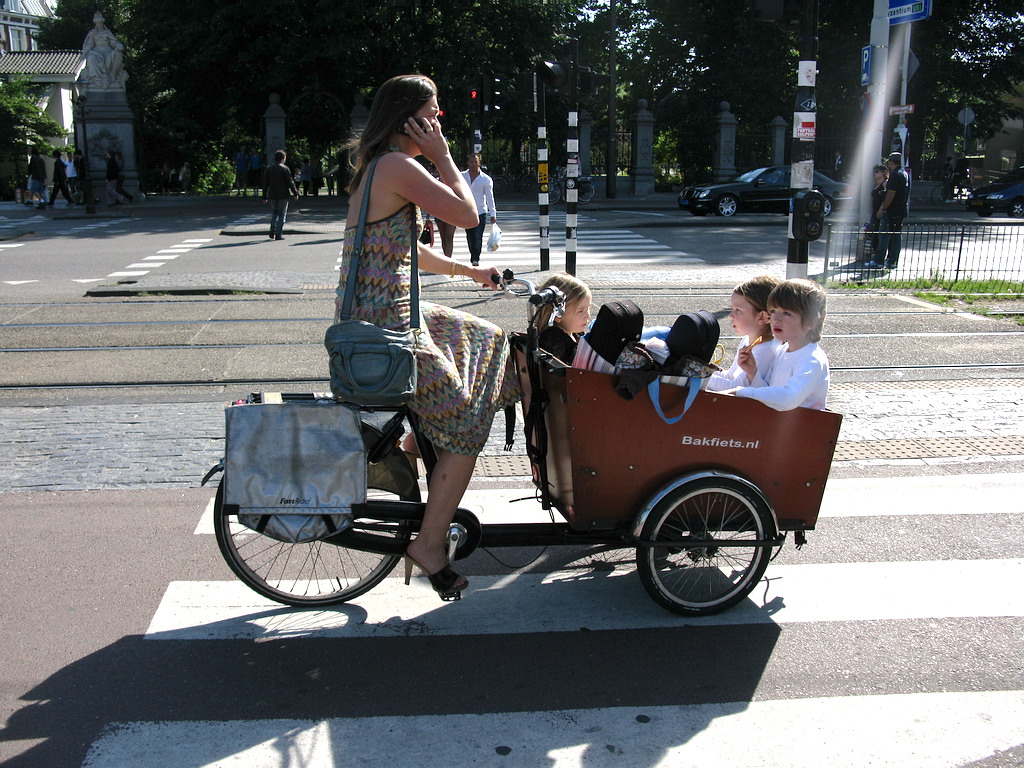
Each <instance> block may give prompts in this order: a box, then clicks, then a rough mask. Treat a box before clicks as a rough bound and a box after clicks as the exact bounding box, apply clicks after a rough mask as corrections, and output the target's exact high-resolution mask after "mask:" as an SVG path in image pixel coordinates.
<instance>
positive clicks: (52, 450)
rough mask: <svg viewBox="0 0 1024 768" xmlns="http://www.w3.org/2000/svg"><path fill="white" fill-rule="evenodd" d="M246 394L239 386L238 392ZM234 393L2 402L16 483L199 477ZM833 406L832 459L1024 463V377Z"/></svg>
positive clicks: (918, 387)
mask: <svg viewBox="0 0 1024 768" xmlns="http://www.w3.org/2000/svg"><path fill="white" fill-rule="evenodd" d="M245 394H246V393H244V392H241V391H240V392H239V393H238V396H239V397H244V395H245ZM225 405H226V401H225V402H223V403H209V402H207V403H141V404H137V405H122V404H117V405H68V406H52V407H51V406H47V407H0V434H2V435H3V439H2V443H3V446H4V450H3V453H4V455H5V457H6V458H5V461H4V462H3V463H0V488H3V489H4V490H6V491H33V490H46V491H74V490H99V489H112V488H140V489H141V488H160V487H163V488H168V487H171V488H194V487H197V486H198V485H199V481H200V479H201V478H202V476H203V474H204V473H205V472H206V471H207V470H208V469H209V468H210V467H211V466H212V465H214V464H216V463H217V462H218V461H219V460H220V458H221V457H222V455H223V451H224V416H223V410H224V407H225ZM829 406H830V407H831V408H832V409H833V410H835V411H838V412H840V413H843V414H845V417H844V420H843V427H842V431H841V433H840V438H839V439H840V442H839V446H838V449H837V451H836V457H835V461H834V464H833V474H836V473H837V472H842V473H845V474H846V475H848V476H849V475H850V474H851V473H852V474H854V475H856V474H857V473H858V472H863V471H865V470H866V469H867V468H872V467H874V468H879V467H881V468H912V469H914V470H915V471H922V472H923V471H924V470H926V469H927V468H928V467H948V466H949V465H951V464H957V465H979V464H982V463H987V464H992V463H996V464H999V465H1001V466H1002V467H1004V469H1005V470H1008V471H1021V468H1022V467H1024V428H1022V425H1024V389H1022V388H1021V386H1020V382H1019V381H1018V380H1008V381H1005V382H1002V383H989V382H974V381H961V382H957V383H956V384H953V383H951V382H905V383H843V384H836V385H834V386H833V387H832V390H831V392H830V396H829ZM518 427H519V429H517V436H516V444H515V446H514V448H513V451H512V452H511V454H508V453H505V452H504V450H503V443H504V418H503V417H501V416H500V415H499V416H498V417H497V418H496V419H495V424H494V428H493V429H492V432H491V438H490V440H489V441H488V444H487V446H486V448H485V449H484V451H483V454H482V455H481V458H480V465H479V471H478V476H477V478H476V480H475V481H474V482H477V483H478V484H479V483H481V482H482V483H486V482H488V481H494V480H497V479H504V480H516V481H519V482H520V483H521V484H522V485H526V484H528V478H527V476H528V469H527V464H526V459H525V455H524V454H525V450H524V447H523V439H522V429H521V427H522V418H521V416H520V418H519V420H518Z"/></svg>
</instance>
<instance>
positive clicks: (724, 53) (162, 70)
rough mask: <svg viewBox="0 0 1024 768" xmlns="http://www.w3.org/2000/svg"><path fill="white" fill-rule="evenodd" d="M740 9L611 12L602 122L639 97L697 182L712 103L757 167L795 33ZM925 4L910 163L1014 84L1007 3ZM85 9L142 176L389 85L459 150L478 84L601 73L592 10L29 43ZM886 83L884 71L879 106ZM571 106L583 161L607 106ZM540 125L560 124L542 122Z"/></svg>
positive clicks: (329, 120) (844, 56) (847, 62)
mask: <svg viewBox="0 0 1024 768" xmlns="http://www.w3.org/2000/svg"><path fill="white" fill-rule="evenodd" d="M749 3H750V0H618V2H617V16H618V19H617V21H618V23H617V27H618V41H619V43H618V46H617V74H618V83H619V85H618V93H619V96H620V97H621V99H620V102H619V104H620V109H619V119H620V121H622V120H623V118H625V117H628V116H629V115H630V114H631V113H632V111H633V110H635V109H636V107H637V102H638V100H640V99H644V100H646V101H647V102H648V108H650V109H651V110H652V111H654V113H655V117H656V119H657V123H656V129H657V132H658V137H657V141H656V153H657V161H658V162H660V163H664V164H673V165H678V166H680V167H682V168H684V169H685V170H686V172H687V175H688V177H690V178H693V177H701V176H706V175H708V174H709V172H710V162H711V147H712V141H713V134H714V117H715V115H716V114H717V113H718V111H719V105H720V104H721V103H722V102H728V103H729V105H730V109H731V111H732V112H733V113H734V114H735V115H736V117H737V119H738V121H739V137H738V147H737V149H738V154H739V160H738V162H739V164H740V165H743V164H745V161H746V160H748V159H749V160H750V161H752V162H761V161H762V160H761V159H759V158H761V157H762V156H763V154H764V147H765V135H766V134H767V132H768V128H767V124H768V122H769V121H770V120H771V119H772V118H774V117H775V116H776V115H779V116H782V117H783V118H784V119H785V120H786V121H787V122H789V121H791V120H792V114H793V111H794V104H793V100H794V95H795V87H796V84H795V72H796V65H797V61H798V59H799V50H798V46H799V41H798V39H797V36H796V33H795V32H794V31H791V30H786V29H782V28H779V27H777V26H775V25H773V24H768V23H764V22H759V21H755V20H754V19H753V18H752V14H751V11H750V6H749ZM872 5H873V3H872V0H849V1H848V2H844V3H833V2H821V3H820V25H819V54H818V68H819V74H818V82H817V92H816V96H817V101H818V125H819V142H818V145H819V146H818V148H819V160H820V159H821V158H822V157H826V156H827V157H830V156H831V151H832V149H841V150H842V151H844V152H849V151H851V150H852V143H853V142H855V140H856V137H857V136H858V135H859V134H860V133H861V131H862V123H861V121H862V103H863V88H862V87H861V86H860V83H859V71H860V69H859V61H860V49H861V46H863V45H866V44H867V43H868V36H869V28H870V21H871V13H872ZM933 6H934V14H933V16H932V18H930V19H928V20H926V21H922V22H916V23H915V24H914V25H913V37H912V47H913V49H914V51H915V53H916V55H917V58H918V59H919V60H920V63H921V66H920V69H919V71H918V73H917V75H916V77H915V78H914V79H913V80H912V81H911V83H910V88H909V95H908V101H911V102H912V103H914V104H916V106H917V111H916V112H915V114H914V115H912V116H911V118H910V130H911V135H912V137H913V138H912V141H913V140H914V139H916V142H917V146H919V147H920V146H921V142H922V139H924V140H925V142H926V144H925V148H926V150H927V151H929V152H930V153H932V154H944V152H945V146H944V142H945V140H946V138H947V137H948V136H951V135H954V134H955V132H956V130H957V128H958V126H957V124H956V122H955V116H956V113H957V111H958V110H959V109H960V108H961V106H963V105H969V106H971V107H973V108H974V110H975V111H976V112H977V114H978V122H977V124H976V129H977V130H978V131H979V132H980V133H981V134H985V133H991V132H993V131H995V130H997V129H998V127H999V126H1000V124H1001V121H1002V120H1003V119H1005V118H1008V117H1014V116H1019V115H1020V114H1021V109H1020V107H1019V105H1015V104H1014V103H1013V102H1012V101H1011V100H1010V97H1011V96H1012V95H1013V94H1015V93H1019V88H1020V84H1021V83H1022V82H1024V55H1022V51H1021V40H1022V38H1024V16H1022V14H1021V10H1020V0H958V2H947V1H946V0H943V2H935V3H934V4H933ZM97 7H98V8H99V10H101V11H102V12H103V13H104V15H105V16H106V20H107V25H108V26H109V27H110V28H111V29H112V30H113V31H114V33H115V34H116V35H117V36H118V38H119V39H120V40H121V41H122V42H123V43H124V44H125V48H126V64H125V67H126V70H127V71H128V73H129V77H130V80H129V83H128V91H129V98H130V100H131V102H132V105H133V107H134V108H135V111H136V115H137V116H138V117H139V119H140V124H141V128H142V134H143V136H144V142H145V152H146V154H147V156H148V157H150V158H153V159H154V161H157V160H162V159H164V158H166V159H169V160H171V161H172V162H176V161H180V160H182V159H188V157H186V156H187V155H188V154H189V153H190V152H199V153H200V154H204V153H207V152H208V151H209V146H210V144H209V143H210V142H214V143H215V144H218V143H219V144H221V145H224V146H223V149H224V151H229V152H230V151H233V147H231V146H227V145H228V144H230V143H232V142H237V143H238V144H241V143H243V142H244V143H249V142H250V141H251V140H252V139H253V138H255V137H258V136H259V135H260V134H261V132H262V128H261V120H262V116H263V113H264V111H265V110H266V108H267V105H268V101H267V97H268V96H269V94H271V93H274V92H276V93H278V94H280V96H281V105H282V106H283V107H284V109H285V111H286V112H287V113H288V130H289V134H290V135H296V136H301V137H302V139H303V142H304V143H303V144H302V146H303V147H308V149H309V151H310V152H313V153H321V152H324V151H326V150H327V149H328V148H330V147H332V146H336V145H337V144H338V142H339V141H341V140H342V139H344V138H345V136H346V135H347V132H348V126H349V120H350V114H351V111H352V109H353V108H354V105H356V104H359V103H360V102H362V101H364V100H366V99H368V98H369V97H370V96H371V95H372V92H373V89H374V88H375V87H376V86H377V85H379V84H380V83H381V82H383V81H384V80H385V79H386V78H388V77H390V76H392V75H395V74H401V73H404V72H414V71H418V72H423V73H425V74H429V75H431V76H433V77H434V78H435V80H436V81H437V82H438V85H439V87H440V89H441V94H440V100H441V106H442V109H444V110H445V122H446V124H447V126H448V133H449V135H450V136H452V137H453V138H454V139H456V140H460V139H461V140H465V139H466V137H467V134H468V120H467V115H466V107H467V104H466V99H465V97H466V94H467V93H468V90H469V88H470V87H471V86H472V85H475V84H476V83H477V82H478V78H479V77H480V76H498V77H501V78H503V79H504V80H506V81H507V80H509V79H511V77H512V75H513V74H514V73H516V72H520V71H524V70H528V69H531V68H532V67H533V64H534V63H535V61H536V60H537V59H538V58H540V57H542V56H543V57H551V56H554V57H560V56H564V55H565V53H566V50H567V49H566V43H567V41H568V40H569V38H570V37H575V38H577V39H578V40H579V51H580V62H581V63H582V64H584V65H586V66H589V67H590V68H592V69H593V70H595V71H598V72H607V71H608V62H609V49H610V46H609V39H610V36H611V29H610V20H609V1H608V0H378V2H375V3H354V2H338V1H337V0H219V2H216V3H210V2H209V0H175V1H174V2H167V0H60V2H59V3H58V8H57V10H58V14H59V18H57V19H55V20H52V21H45V22H43V31H42V33H41V34H40V42H41V43H42V44H43V45H44V47H47V48H79V47H80V46H81V44H82V40H83V39H84V37H85V34H86V33H87V32H88V30H89V28H90V27H91V26H92V14H93V12H94V11H95V10H96V8H97ZM898 39H899V37H898V35H894V36H893V40H894V45H895V44H896V41H898ZM895 80H896V77H895V73H893V76H891V77H890V95H889V97H888V101H889V103H890V104H891V103H895V101H896V98H898V97H897V96H895V95H894V94H898V91H897V90H895ZM554 103H556V102H555V100H551V101H549V104H554ZM583 103H584V106H585V107H586V108H588V109H589V110H590V111H591V112H592V113H593V114H594V118H595V122H594V127H595V133H594V145H595V146H596V147H600V146H601V138H602V132H603V131H604V130H606V129H605V128H604V125H605V119H606V111H607V95H606V94H605V93H602V94H600V95H599V96H597V97H591V98H588V99H584V102H583ZM1018 104H1019V102H1018ZM548 122H549V125H557V123H558V122H559V121H557V120H555V119H554V118H553V113H552V115H549V121H548ZM488 129H489V132H490V134H491V135H492V136H495V135H496V136H499V137H501V138H502V139H503V140H505V141H506V142H507V143H508V144H509V146H513V145H514V144H515V142H516V141H519V140H523V139H528V138H530V136H531V135H532V123H531V120H528V119H524V118H521V117H517V116H516V115H514V114H513V111H512V110H506V111H503V112H502V113H501V119H500V120H499V121H496V122H494V123H492V124H491V125H490V126H488ZM787 143H788V141H787ZM763 159H764V160H766V159H768V158H763Z"/></svg>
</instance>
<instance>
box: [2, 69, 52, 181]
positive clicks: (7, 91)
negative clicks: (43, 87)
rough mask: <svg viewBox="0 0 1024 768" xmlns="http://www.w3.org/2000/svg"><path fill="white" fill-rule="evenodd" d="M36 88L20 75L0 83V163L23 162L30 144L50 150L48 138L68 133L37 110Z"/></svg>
mask: <svg viewBox="0 0 1024 768" xmlns="http://www.w3.org/2000/svg"><path fill="white" fill-rule="evenodd" d="M39 90H40V87H39V86H38V85H34V84H33V83H31V82H29V81H28V80H27V79H23V78H21V79H14V80H11V81H9V82H0V162H3V161H7V162H11V161H13V162H15V163H17V162H24V160H25V156H26V155H27V154H28V150H29V148H30V147H39V149H40V150H41V151H43V152H49V151H53V149H54V147H53V145H52V144H50V139H51V138H60V137H62V136H66V135H67V131H65V130H64V129H63V128H62V127H61V126H60V124H59V123H57V122H56V121H55V120H53V119H52V118H51V117H50V116H49V115H44V114H43V113H41V112H40V111H39V107H38V98H39Z"/></svg>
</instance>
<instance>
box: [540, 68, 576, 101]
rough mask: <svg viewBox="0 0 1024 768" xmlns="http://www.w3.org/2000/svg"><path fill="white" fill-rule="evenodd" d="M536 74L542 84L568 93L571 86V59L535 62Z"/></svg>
mask: <svg viewBox="0 0 1024 768" xmlns="http://www.w3.org/2000/svg"><path fill="white" fill-rule="evenodd" d="M537 74H538V75H539V76H540V79H541V82H543V83H544V85H546V86H548V87H549V88H554V89H555V90H556V91H558V92H559V93H563V94H565V95H569V93H570V90H571V86H572V82H571V81H572V77H571V74H572V62H571V61H540V62H538V63H537Z"/></svg>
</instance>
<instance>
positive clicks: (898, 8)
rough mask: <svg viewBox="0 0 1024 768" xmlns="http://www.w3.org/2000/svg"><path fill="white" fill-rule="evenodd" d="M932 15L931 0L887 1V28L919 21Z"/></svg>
mask: <svg viewBox="0 0 1024 768" xmlns="http://www.w3.org/2000/svg"><path fill="white" fill-rule="evenodd" d="M931 15H932V0H889V26H890V27H894V26H896V25H897V24H906V23H908V22H911V21H921V20H922V19H927V18H928V17H929V16H931Z"/></svg>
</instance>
